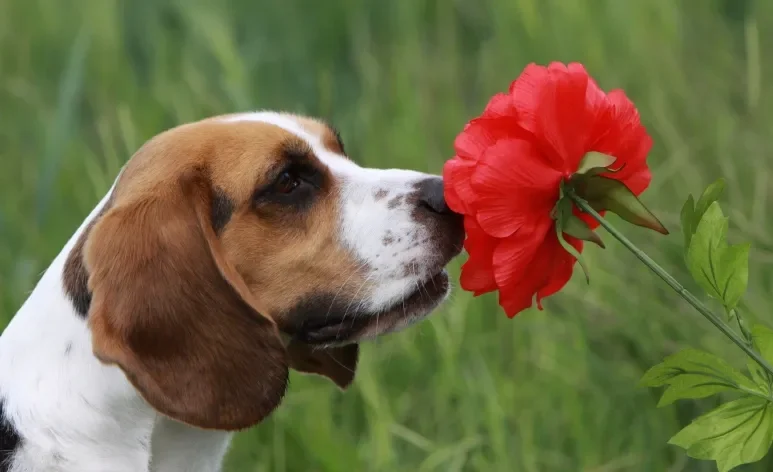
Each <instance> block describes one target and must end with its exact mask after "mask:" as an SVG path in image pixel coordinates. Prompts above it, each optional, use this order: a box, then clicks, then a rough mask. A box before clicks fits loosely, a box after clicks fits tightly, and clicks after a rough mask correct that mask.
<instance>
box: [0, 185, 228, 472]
mask: <svg viewBox="0 0 773 472" xmlns="http://www.w3.org/2000/svg"><path fill="white" fill-rule="evenodd" d="M111 192H112V189H111ZM109 197H110V192H108V195H106V196H105V197H104V198H103V199H102V201H101V202H100V203H99V204H98V205H97V207H96V208H95V209H94V210H93V211H92V212H91V214H90V215H89V216H88V217H87V218H86V220H85V221H84V222H83V224H82V225H81V227H80V228H79V229H78V230H77V231H76V232H75V234H74V235H73V236H72V237H71V238H70V240H69V241H68V242H67V244H66V245H65V247H64V249H63V250H62V251H61V252H60V253H59V255H58V256H57V257H56V258H55V259H54V261H53V262H52V263H51V265H50V266H49V268H48V269H47V270H46V272H45V273H44V275H43V277H42V278H41V279H40V281H39V283H38V284H37V286H36V287H35V289H34V290H33V292H32V293H31V294H30V296H29V298H28V299H27V301H26V302H25V303H24V305H23V306H22V307H21V308H20V310H19V311H18V312H17V314H16V316H15V317H14V318H13V319H12V320H11V322H10V323H9V325H8V326H7V328H6V329H5V331H4V332H3V333H2V337H0V402H2V405H3V408H2V411H3V412H4V416H5V418H4V419H2V418H0V421H5V422H6V423H8V424H5V425H0V426H5V428H6V432H5V433H4V434H7V433H9V432H10V433H14V434H11V435H9V436H8V437H10V438H12V440H11V441H9V442H17V444H16V448H15V450H14V452H13V453H12V454H11V455H10V459H12V460H11V462H10V464H11V465H12V466H11V467H10V468H8V467H9V466H8V465H2V464H0V471H5V470H10V471H11V472H17V471H18V472H37V471H43V470H45V471H50V472H58V471H71V470H78V471H82V472H91V471H93V472H97V471H100V472H102V471H106V470H110V471H115V472H121V471H124V470H125V471H127V472H129V471H131V472H136V471H146V470H152V471H167V470H168V471H172V470H197V471H198V470H202V471H205V470H206V471H212V470H218V468H219V466H218V464H219V462H220V459H221V458H222V455H223V453H224V452H225V448H226V446H227V443H228V437H229V435H228V434H226V433H220V432H211V431H200V430H196V429H193V428H190V427H188V426H184V425H180V424H176V423H174V422H172V421H171V420H169V419H166V418H164V417H160V416H159V415H158V414H157V413H156V412H155V410H153V409H152V408H151V407H150V406H149V405H148V404H147V403H146V402H145V401H144V400H143V399H142V398H141V397H140V396H139V395H138V394H137V392H136V390H135V389H134V388H133V387H132V385H131V384H130V383H129V382H128V381H127V379H126V377H125V376H124V374H123V372H122V371H121V370H120V369H119V368H117V367H114V366H106V365H103V364H102V363H100V362H99V361H98V360H97V359H96V358H95V357H94V354H93V352H92V343H91V333H90V331H89V329H88V326H87V322H86V320H85V319H84V316H82V314H80V313H79V312H78V311H79V310H78V309H77V308H76V305H77V304H74V303H73V300H72V298H71V296H69V295H68V293H67V292H66V290H65V286H64V283H63V277H64V272H65V266H66V262H67V258H68V256H69V254H70V253H71V252H72V250H73V248H74V247H75V246H76V244H77V242H78V240H79V238H80V236H81V234H82V233H83V231H84V230H85V229H86V228H87V227H88V226H89V223H90V222H91V221H92V220H93V219H94V218H95V217H96V216H97V215H98V214H99V213H100V211H101V210H102V208H103V206H104V205H105V204H106V203H107V201H108V199H109ZM14 435H17V436H18V441H16V440H15V439H13V437H14ZM172 451H176V454H168V452H172ZM180 452H183V453H182V454H180ZM3 458H6V459H8V458H9V456H8V454H7V453H5V456H0V460H1V459H3ZM13 464H16V465H15V466H13ZM194 464H195V465H194ZM4 467H5V468H4Z"/></svg>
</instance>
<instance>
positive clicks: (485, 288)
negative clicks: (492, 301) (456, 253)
mask: <svg viewBox="0 0 773 472" xmlns="http://www.w3.org/2000/svg"><path fill="white" fill-rule="evenodd" d="M464 230H465V232H466V233H467V238H466V239H465V241H464V248H465V250H466V251H467V254H468V255H469V258H468V259H467V262H465V263H464V264H463V265H462V274H461V277H460V279H459V283H460V285H461V287H462V289H464V290H467V291H470V292H474V293H475V295H481V294H483V293H486V292H491V291H493V290H496V288H497V285H496V282H495V281H494V269H493V262H494V248H495V247H496V244H497V240H496V239H494V238H492V237H490V236H488V235H487V234H486V233H484V232H483V230H482V229H481V228H480V226H478V224H477V223H476V222H475V219H474V218H472V217H466V218H465V219H464Z"/></svg>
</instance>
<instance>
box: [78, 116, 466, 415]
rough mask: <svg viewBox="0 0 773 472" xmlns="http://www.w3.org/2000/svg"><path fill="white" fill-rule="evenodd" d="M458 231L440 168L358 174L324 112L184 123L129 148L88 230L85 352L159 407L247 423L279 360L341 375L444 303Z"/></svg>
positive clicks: (282, 376)
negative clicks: (367, 342)
mask: <svg viewBox="0 0 773 472" xmlns="http://www.w3.org/2000/svg"><path fill="white" fill-rule="evenodd" d="M462 240H463V228H462V222H461V219H460V217H459V216H458V215H455V214H453V213H452V212H451V211H450V210H449V209H448V207H447V206H446V204H445V202H444V200H443V189H442V181H441V179H440V178H439V177H436V176H430V175H426V174H421V173H418V172H412V171H406V170H378V169H366V168H363V167H360V166H358V165H357V164H355V163H354V162H353V161H351V160H350V159H349V158H348V157H347V156H346V153H345V152H344V146H343V144H342V142H341V140H340V138H339V136H338V134H337V133H336V132H335V131H334V130H333V129H331V128H330V127H329V126H327V125H326V124H324V123H323V122H320V121H317V120H314V119H310V118H306V117H299V116H295V115H286V114H277V113H252V114H242V115H228V116H222V117H216V118H211V119H208V120H204V121H200V122H197V123H193V124H188V125H183V126H180V127H177V128H174V129H172V130H170V131H167V132H165V133H162V134H160V135H158V136H156V137H155V138H153V139H151V140H150V141H149V142H148V143H146V144H145V145H144V146H143V147H142V148H141V149H140V150H139V151H138V152H137V153H136V154H135V155H134V156H133V157H132V159H131V160H130V161H129V163H128V164H127V165H126V167H125V168H124V170H123V171H122V173H121V175H120V177H119V179H118V181H117V183H116V186H115V188H114V190H113V193H112V195H111V197H110V200H109V202H108V203H107V207H106V209H105V210H104V211H103V213H102V215H101V216H100V217H99V218H98V219H97V220H96V222H95V224H94V225H93V226H92V227H91V228H89V229H88V231H87V233H86V234H84V236H83V241H84V245H83V255H84V256H83V260H84V262H85V269H86V272H87V273H88V287H89V292H90V296H91V304H90V308H89V312H88V317H89V325H90V327H91V330H92V335H93V343H94V352H95V354H96V355H97V357H99V358H100V359H101V360H102V361H104V362H107V363H111V364H116V365H118V366H120V368H122V369H123V371H124V372H125V373H126V375H127V377H128V378H129V379H130V381H131V382H132V383H133V385H134V386H135V387H136V388H137V389H138V391H139V392H140V393H141V394H142V395H143V397H144V398H145V399H146V400H147V401H148V402H149V403H150V404H151V405H152V406H153V407H154V408H156V409H157V410H158V411H160V412H161V413H163V414H166V415H168V416H170V417H172V418H174V419H177V420H179V421H183V422H186V423H189V424H192V425H195V426H199V427H205V428H217V429H239V428H243V427H248V426H251V425H253V424H255V423H257V422H259V421H260V420H262V419H263V418H264V417H265V416H266V415H268V414H269V413H270V412H271V411H272V410H273V409H274V408H275V407H276V406H277V405H278V404H279V402H280V401H281V398H282V396H283V394H284V391H285V388H286V384H287V377H288V368H295V369H297V370H300V371H305V372H314V373H319V374H322V375H326V376H328V377H330V378H331V379H333V380H334V381H335V382H336V383H337V384H338V385H339V386H341V387H345V386H347V385H348V384H349V383H350V382H351V380H352V376H353V374H354V368H355V366H356V362H357V342H358V341H360V340H363V339H366V338H372V337H374V336H378V335H381V334H384V333H387V332H391V331H395V330H397V329H400V328H402V327H404V326H407V325H409V324H410V323H412V322H414V321H416V320H419V319H421V318H422V317H424V316H426V315H427V314H428V313H429V312H430V311H431V310H432V309H434V308H435V307H436V306H437V305H438V304H439V303H440V302H441V301H442V300H443V299H444V298H445V297H446V295H447V293H448V291H449V282H448V276H447V274H446V272H445V270H444V267H445V265H446V264H447V263H448V262H449V261H450V259H451V258H452V257H454V256H455V255H457V254H458V253H459V252H460V250H461V247H462Z"/></svg>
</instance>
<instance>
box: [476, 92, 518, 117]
mask: <svg viewBox="0 0 773 472" xmlns="http://www.w3.org/2000/svg"><path fill="white" fill-rule="evenodd" d="M516 115H517V112H516V108H515V102H513V98H512V96H510V95H509V94H506V93H498V94H496V95H494V96H493V97H491V100H489V102H488V104H487V105H486V109H485V110H483V114H482V115H481V116H482V117H484V118H503V117H504V118H515V117H516Z"/></svg>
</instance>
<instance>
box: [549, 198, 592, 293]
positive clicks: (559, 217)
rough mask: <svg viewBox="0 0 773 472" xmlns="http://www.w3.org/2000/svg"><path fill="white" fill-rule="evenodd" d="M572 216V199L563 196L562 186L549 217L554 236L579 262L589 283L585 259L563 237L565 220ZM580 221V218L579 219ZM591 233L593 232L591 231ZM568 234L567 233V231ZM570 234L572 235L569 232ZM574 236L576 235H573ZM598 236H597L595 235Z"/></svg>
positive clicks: (569, 219)
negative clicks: (552, 220) (551, 220)
mask: <svg viewBox="0 0 773 472" xmlns="http://www.w3.org/2000/svg"><path fill="white" fill-rule="evenodd" d="M573 216H574V214H573V212H572V201H571V200H569V198H567V197H564V192H563V188H562V189H561V197H560V198H559V199H558V202H557V203H556V206H555V207H553V211H552V212H551V217H552V218H553V219H554V220H555V222H556V225H555V226H556V237H557V238H558V243H559V244H561V247H562V248H564V250H565V251H566V252H568V253H569V254H571V255H572V257H574V258H575V259H577V262H578V263H579V264H580V267H581V268H582V272H583V274H585V282H586V283H588V284H589V283H590V271H588V267H587V266H586V265H585V261H584V260H583V259H582V255H581V254H580V252H579V251H578V250H577V249H575V248H574V246H572V245H571V244H569V243H568V242H567V241H566V239H565V238H564V233H565V232H566V225H567V222H569V221H571V218H572V217H573ZM580 222H581V223H582V220H580ZM586 228H587V229H588V231H590V228H588V227H587V226H586ZM591 233H593V232H592V231H591ZM567 234H569V233H567ZM570 236H572V235H571V234H570ZM575 237H576V236H575ZM597 237H598V236H597Z"/></svg>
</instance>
